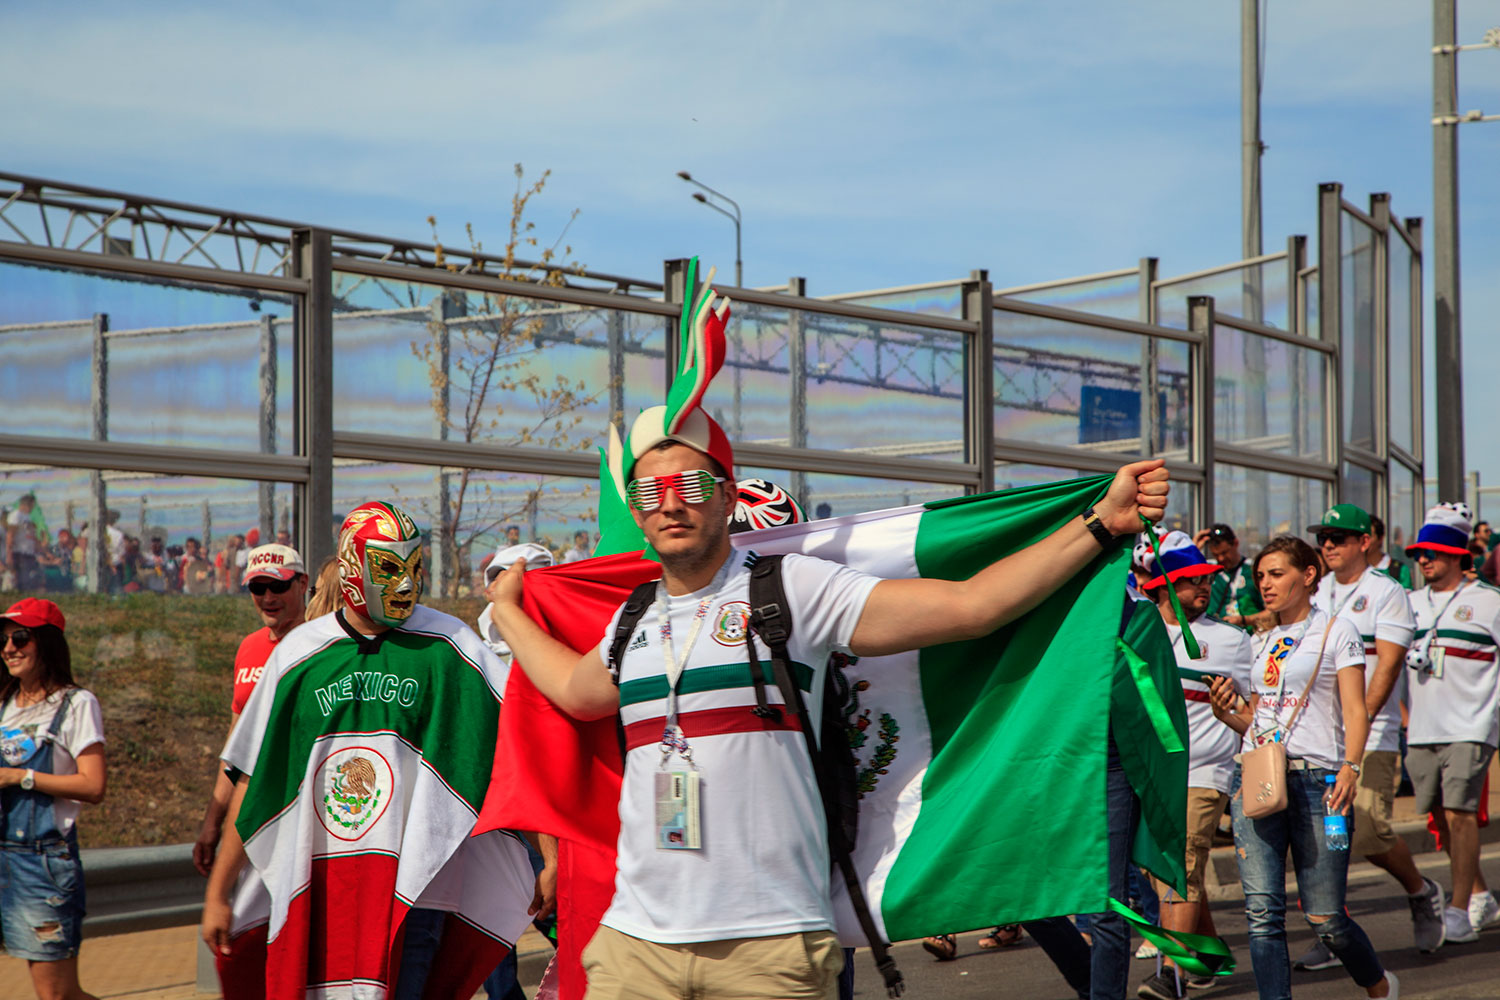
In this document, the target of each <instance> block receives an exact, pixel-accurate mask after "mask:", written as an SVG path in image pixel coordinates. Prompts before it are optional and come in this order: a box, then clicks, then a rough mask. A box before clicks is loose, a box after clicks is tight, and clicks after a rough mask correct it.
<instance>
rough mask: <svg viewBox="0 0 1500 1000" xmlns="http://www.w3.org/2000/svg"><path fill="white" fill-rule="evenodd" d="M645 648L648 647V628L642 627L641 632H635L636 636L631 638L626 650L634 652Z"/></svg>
mask: <svg viewBox="0 0 1500 1000" xmlns="http://www.w3.org/2000/svg"><path fill="white" fill-rule="evenodd" d="M645 648H646V630H645V629H641V630H640V631H639V632H637V633H636V634H635V638H634V639H631V640H630V645H629V646H626V647H625V652H627V653H631V652H634V651H635V650H637V649H645Z"/></svg>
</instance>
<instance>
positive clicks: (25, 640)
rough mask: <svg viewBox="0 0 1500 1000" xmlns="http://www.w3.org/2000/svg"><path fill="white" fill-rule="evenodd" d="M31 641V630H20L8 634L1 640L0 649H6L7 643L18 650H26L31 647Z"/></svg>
mask: <svg viewBox="0 0 1500 1000" xmlns="http://www.w3.org/2000/svg"><path fill="white" fill-rule="evenodd" d="M31 639H32V636H31V630H30V629H26V628H18V629H16V630H15V631H14V632H9V633H7V634H6V635H5V637H4V638H3V639H0V649H4V648H5V644H6V643H9V644H10V645H12V646H14V647H16V649H18V650H20V649H25V648H26V647H27V646H29V645H31Z"/></svg>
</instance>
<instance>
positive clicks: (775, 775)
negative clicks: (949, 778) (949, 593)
mask: <svg viewBox="0 0 1500 1000" xmlns="http://www.w3.org/2000/svg"><path fill="white" fill-rule="evenodd" d="M755 559H756V557H755V555H754V553H751V552H735V553H733V554H732V555H731V556H730V557H729V561H728V562H727V563H726V566H725V568H724V569H721V570H720V572H719V574H718V577H717V578H716V580H715V581H714V582H713V583H710V584H709V585H708V586H707V587H705V588H703V589H702V590H699V591H694V592H693V593H691V594H684V595H682V596H680V597H673V598H671V599H670V601H669V604H668V609H669V610H668V616H669V621H670V624H671V636H672V646H673V654H674V656H675V657H676V658H678V659H681V658H682V657H683V654H684V645H683V644H684V643H686V642H687V641H688V638H689V636H690V635H691V634H692V632H693V620H694V618H695V616H697V615H698V614H699V611H700V606H703V602H704V601H705V600H707V605H706V610H704V612H703V619H702V624H701V626H700V628H699V634H698V636H697V641H696V642H694V643H693V645H692V649H691V652H690V653H688V656H687V666H686V669H685V670H684V671H683V673H682V677H681V679H680V681H679V684H678V721H679V724H680V725H681V726H682V728H683V730H684V732H685V733H686V735H687V739H688V742H689V744H690V746H691V749H692V754H693V760H694V762H695V763H696V764H697V767H698V773H699V774H700V776H701V789H702V791H701V801H702V838H703V847H702V848H701V849H700V850H664V849H660V848H658V847H657V834H656V791H655V785H656V781H655V778H656V774H657V773H658V772H659V771H661V770H662V766H661V750H660V743H661V735H662V730H663V729H664V728H665V724H666V711H667V697H666V694H667V680H666V668H665V664H664V660H663V652H662V646H661V630H660V624H659V621H658V615H657V605H656V604H653V605H652V606H651V607H649V608H647V609H646V613H645V614H644V615H643V616H642V617H641V621H640V624H639V625H638V626H637V627H636V633H635V635H634V636H633V637H632V638H631V641H630V643H629V644H628V646H627V647H626V650H625V653H624V655H623V656H622V658H621V664H620V675H621V676H620V682H621V683H620V716H621V721H622V722H623V724H624V726H625V733H626V743H627V746H629V747H630V748H631V749H630V750H629V756H628V758H627V766H626V768H625V780H624V785H623V787H622V788H621V792H620V842H619V860H618V869H617V873H616V876H615V895H614V900H613V902H612V903H611V904H610V907H609V911H608V912H607V913H605V915H604V921H603V922H604V924H605V925H606V926H608V927H613V928H614V929H615V930H618V931H622V932H624V933H626V934H630V935H632V936H633V937H638V938H644V939H645V940H647V941H656V942H659V943H663V944H680V943H685V942H691V941H722V940H727V939H730V938H742V937H768V936H770V935H773V934H792V933H800V932H804V931H817V930H832V929H833V926H834V924H833V906H832V902H831V899H830V886H829V867H828V866H829V854H828V832H827V827H826V819H825V816H824V813H823V803H822V800H821V798H820V797H819V795H818V787H817V782H816V781H815V779H814V778H813V773H812V762H811V761H810V760H809V759H808V756H807V746H806V744H805V742H804V737H803V735H802V733H801V732H800V731H798V730H796V729H792V728H789V726H788V723H790V722H792V721H793V717H792V716H791V714H790V712H783V713H782V720H781V721H780V722H775V721H771V720H763V719H761V718H759V717H758V716H756V715H755V714H753V712H752V711H751V709H753V708H754V707H755V704H756V702H755V688H754V687H753V686H752V681H751V678H752V675H751V673H750V667H749V663H748V660H747V653H746V650H745V630H746V629H745V617H746V614H747V613H748V611H749V598H750V592H749V584H750V566H751V565H753V564H754V562H755ZM782 581H783V586H784V587H785V588H786V594H787V601H788V603H789V604H790V605H791V607H790V608H789V609H788V610H789V611H790V612H791V617H792V636H791V639H790V641H789V643H788V652H789V654H790V655H791V658H792V660H793V663H794V670H795V672H796V673H797V674H798V676H799V679H802V678H805V679H806V680H807V685H806V686H805V687H804V689H803V694H804V697H805V700H806V702H807V711H808V717H809V718H810V719H811V720H812V721H813V723H814V725H816V723H817V720H818V719H819V718H820V717H821V712H822V703H823V680H824V674H825V671H826V669H827V664H828V657H829V654H830V653H832V652H834V651H847V649H848V644H849V641H850V639H851V638H852V636H853V634H854V627H855V625H857V624H858V623H859V617H860V615H861V614H862V613H863V612H864V607H865V601H866V600H867V599H868V598H869V596H870V591H871V590H873V589H874V587H875V585H876V584H877V583H879V582H880V581H879V580H878V579H877V578H876V577H873V576H868V575H866V574H864V573H860V572H858V571H856V570H852V569H850V568H849V567H847V566H843V565H840V564H838V563H833V562H828V561H826V560H823V559H814V558H811V557H808V556H801V555H788V556H787V557H786V558H785V560H784V561H783V563H782ZM619 615H620V612H619V611H616V612H615V614H614V616H613V617H612V618H611V619H610V623H609V627H608V629H606V631H605V633H604V643H603V648H604V650H606V651H607V650H608V649H609V646H610V644H611V642H612V641H613V638H614V630H615V622H616V621H618V620H619ZM756 649H757V651H758V652H759V655H760V657H761V660H762V662H763V664H764V665H765V670H766V674H767V675H769V673H770V657H769V653H768V651H767V649H766V647H765V644H764V643H763V642H760V641H759V640H757V642H756ZM799 686H800V685H799ZM766 700H767V702H768V703H770V704H772V705H780V704H782V700H781V695H780V692H779V691H778V690H777V688H776V684H775V681H774V680H770V679H768V680H767V682H766ZM686 768H687V766H686V764H684V762H683V760H682V758H681V757H679V756H676V755H674V756H673V757H672V759H671V760H670V761H669V762H668V765H667V768H666V769H667V770H685V769H686Z"/></svg>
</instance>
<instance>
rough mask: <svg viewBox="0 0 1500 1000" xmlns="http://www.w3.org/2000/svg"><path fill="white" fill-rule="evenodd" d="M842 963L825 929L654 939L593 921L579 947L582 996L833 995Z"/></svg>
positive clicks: (649, 999) (820, 999)
mask: <svg viewBox="0 0 1500 1000" xmlns="http://www.w3.org/2000/svg"><path fill="white" fill-rule="evenodd" d="M843 968H844V949H843V948H841V947H839V942H838V938H837V937H836V936H835V935H834V934H833V932H832V931H807V932H804V933H801V934H777V935H775V936H772V937H756V938H734V939H732V940H729V941H694V942H691V943H688V944H657V943H656V942H654V941H645V940H642V939H641V938H637V937H631V936H630V935H629V934H622V933H621V932H620V931H617V930H615V929H614V928H612V927H605V926H603V925H602V924H601V925H600V927H599V929H598V930H597V931H596V932H595V933H594V937H593V939H592V940H590V941H589V943H588V945H587V946H586V947H585V948H584V949H583V971H584V974H585V975H586V976H587V977H588V982H589V986H588V992H587V993H585V994H584V997H585V1000H662V998H668V997H678V998H681V1000H689V998H692V1000H713V998H716V997H724V998H729V997H733V998H744V1000H762V998H764V1000H793V998H807V1000H824V998H829V1000H836V998H837V997H838V995H839V973H840V972H842V971H843Z"/></svg>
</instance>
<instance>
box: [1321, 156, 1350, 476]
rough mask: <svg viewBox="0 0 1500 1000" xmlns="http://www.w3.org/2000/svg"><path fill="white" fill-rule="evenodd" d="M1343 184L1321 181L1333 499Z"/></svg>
mask: <svg viewBox="0 0 1500 1000" xmlns="http://www.w3.org/2000/svg"><path fill="white" fill-rule="evenodd" d="M1343 198H1344V185H1342V184H1339V183H1337V182H1334V183H1328V184H1319V185H1318V334H1319V337H1320V338H1321V339H1322V340H1325V341H1327V342H1328V343H1330V344H1333V345H1334V347H1335V348H1336V349H1337V353H1336V354H1334V355H1333V356H1332V357H1331V359H1330V361H1329V365H1328V373H1327V381H1326V386H1327V400H1326V401H1325V405H1326V406H1327V408H1328V409H1327V413H1328V421H1327V424H1328V431H1327V433H1328V435H1329V440H1328V454H1329V455H1330V456H1332V458H1333V465H1334V468H1335V469H1337V470H1338V475H1337V476H1335V477H1334V482H1333V497H1332V498H1331V500H1332V502H1333V503H1338V502H1339V498H1340V496H1341V495H1342V493H1343V483H1344V393H1343V385H1344V377H1343V367H1342V366H1343V359H1344V350H1343V340H1344V312H1343V309H1344V249H1343V231H1344V229H1343V221H1344V219H1343V205H1342V203H1343Z"/></svg>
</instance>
